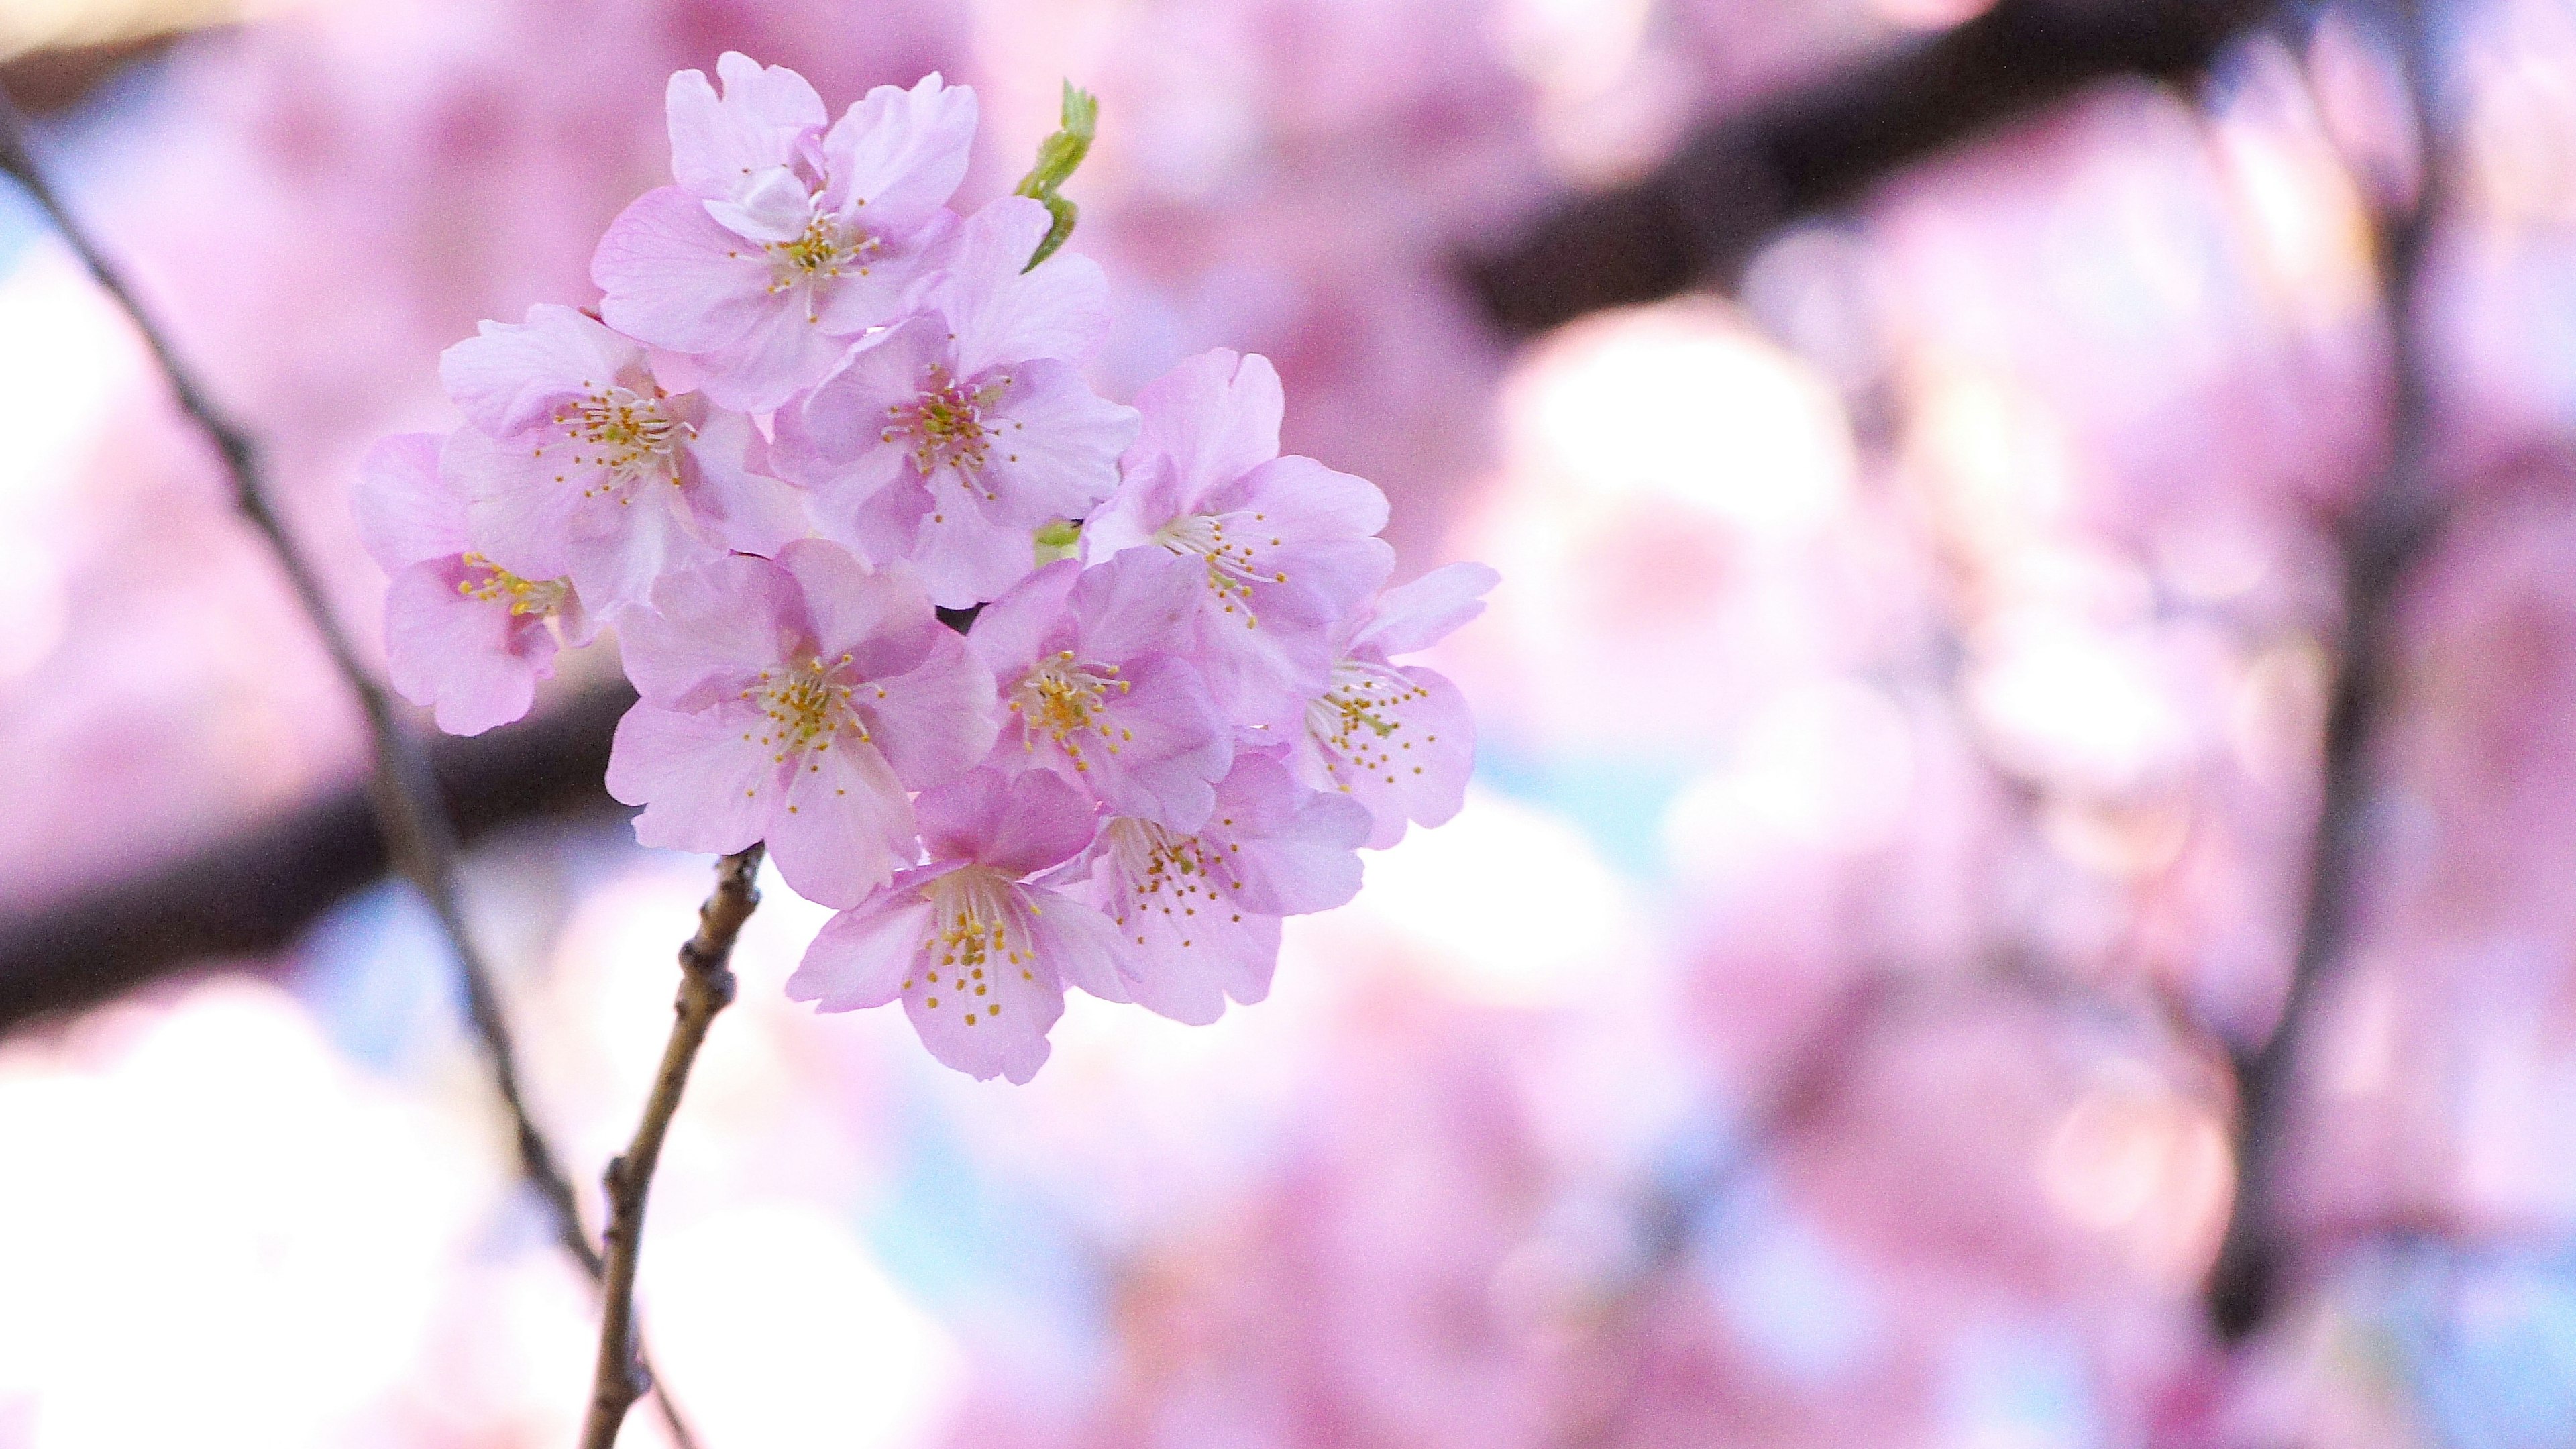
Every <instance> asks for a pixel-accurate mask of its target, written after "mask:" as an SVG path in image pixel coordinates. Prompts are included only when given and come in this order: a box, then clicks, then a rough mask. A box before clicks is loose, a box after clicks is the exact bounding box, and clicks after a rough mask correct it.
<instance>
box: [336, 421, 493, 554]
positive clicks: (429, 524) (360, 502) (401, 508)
mask: <svg viewBox="0 0 2576 1449" xmlns="http://www.w3.org/2000/svg"><path fill="white" fill-rule="evenodd" d="M441 442H442V440H441V439H440V438H439V436H438V435H437V434H435V433H402V434H399V435H397V436H394V437H390V438H385V439H382V440H380V441H379V442H378V443H377V444H376V445H375V446H374V447H372V448H369V449H368V450H367V456H366V459H365V461H364V462H361V463H360V464H359V465H358V488H357V494H356V496H355V497H354V498H353V499H352V500H351V508H352V511H354V512H355V513H356V514H357V518H358V537H359V539H360V540H362V541H363V542H364V543H365V544H366V546H367V553H368V555H369V556H370V557H372V558H374V559H375V561H376V563H377V565H378V566H379V567H381V568H383V569H384V571H385V572H386V573H388V574H395V573H400V572H402V570H403V569H405V568H406V567H409V566H410V565H412V564H416V563H426V562H428V561H429V560H431V559H439V558H451V557H453V556H455V555H457V554H460V553H464V552H466V551H467V550H468V549H469V548H470V547H471V545H470V544H468V543H467V542H466V540H465V497H464V495H463V494H461V493H459V492H457V491H456V490H455V489H454V488H453V487H452V486H450V484H449V483H448V481H447V480H446V479H445V478H443V477H441V476H440V474H439V471H438V453H439V448H440V446H441Z"/></svg>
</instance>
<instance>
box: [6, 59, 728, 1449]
mask: <svg viewBox="0 0 2576 1449" xmlns="http://www.w3.org/2000/svg"><path fill="white" fill-rule="evenodd" d="M0 171H4V172H6V173H8V174H9V175H10V176H11V177H13V178H15V179H16V180H17V182H18V184H19V185H20V186H22V187H23V188H25V190H26V192H27V194H28V196H29V197H31V198H32V199H33V200H34V201H35V203H36V205H37V207H38V209H39V210H41V211H43V212H44V214H45V217H46V219H47V220H48V221H50V222H51V223H52V224H53V227H54V230H55V231H56V233H57V234H59V235H60V236H61V237H62V238H63V240H64V242H65V243H66V244H68V245H69V246H70V247H71V248H72V250H73V251H74V252H75V253H77V254H78V255H79V257H80V259H81V262H82V264H83V265H84V266H86V267H87V268H88V269H89V273H90V276H91V277H92V278H93V279H94V280H96V281H97V283H98V285H99V287H100V288H101V289H102V290H104V291H105V292H106V293H107V294H108V295H109V296H110V297H112V298H113V299H115V301H116V304H117V306H118V307H119V308H120V309H121V310H123V311H124V313H125V314H126V317H127V319H128V320H129V321H130V322H132V323H133V325H134V329H135V331H136V333H137V334H139V335H140V336H141V337H142V339H143V342H144V345H145V346H146V347H148V348H150V349H151V352H152V356H153V360H154V361H155V362H157V363H158V364H159V366H160V369H161V373H162V376H163V377H164V378H165V379H166V380H167V381H168V383H169V386H170V391H171V394H172V397H173V399H174V400H175V401H176V402H177V403H178V405H179V408H180V410H181V411H182V412H184V413H186V414H187V415H188V418H189V420H190V421H192V422H194V423H195V424H196V425H197V427H198V429H199V430H200V431H201V432H203V433H204V434H205V435H206V439H207V441H208V442H210V443H212V444H213V445H214V448H215V452H216V453H217V454H218V455H219V456H220V457H221V458H222V460H223V464H224V471H225V476H226V478H227V479H228V480H229V481H230V483H231V485H232V494H233V503H234V506H235V507H237V508H239V509H240V510H241V513H242V516H243V517H245V518H247V519H248V520H250V523H251V526H252V527H253V528H255V529H257V530H258V532H259V534H260V536H261V537H262V538H264V539H266V540H267V541H268V544H269V546H270V549H271V551H272V552H273V553H274V554H275V555H276V558H277V564H278V568H279V570H280V571H281V572H283V573H284V574H285V575H286V580H287V583H288V585H289V586H290V587H291V588H292V589H293V590H294V593H295V597H296V601H297V602H298V603H299V604H301V605H302V606H303V609H304V613H305V616H306V618H307V619H308V620H309V622H310V623H311V624H312V626H313V632H314V634H315V635H316V636H317V637H319V638H320V640H321V641H322V647H323V650H324V652H325V653H327V654H328V655H329V656H330V659H331V664H332V667H333V668H334V669H336V670H337V671H338V672H339V675H340V677H341V679H342V681H343V682H344V683H346V684H347V686H348V688H349V692H350V693H351V694H352V695H354V696H356V698H357V701H358V704H359V706H360V708H361V709H363V710H364V711H365V713H366V717H367V730H368V734H369V736H370V738H371V739H372V740H373V742H374V746H375V771H374V774H373V775H372V777H371V778H370V781H369V789H368V797H369V800H370V803H371V804H372V806H373V808H374V814H375V818H376V822H377V825H378V827H379V829H380V830H381V831H382V839H383V843H384V846H385V848H386V851H387V855H388V857H389V858H390V860H391V862H392V864H393V866H394V868H395V869H396V870H398V871H400V872H401V873H402V875H403V876H404V877H405V878H406V879H408V880H409V881H411V883H412V884H413V886H414V887H415V888H417V889H418V890H419V891H420V893H421V895H422V897H423V898H424V899H426V900H427V901H428V903H429V907H430V911H431V913H432V914H433V915H434V916H436V917H437V920H438V924H439V928H440V930H441V932H442V933H443V934H444V935H445V937H446V940H447V947H448V951H449V954H450V955H451V956H453V957H454V959H455V963H456V970H457V974H458V977H459V980H460V982H461V984H462V985H463V987H464V990H465V1010H466V1017H467V1019H468V1020H469V1021H470V1022H471V1024H472V1026H473V1029H474V1034H475V1036H476V1038H477V1039H478V1040H479V1041H480V1042H481V1043H482V1046H483V1051H484V1057H485V1060H486V1064H487V1065H488V1067H489V1068H490V1071H491V1076H492V1085H493V1089H494V1092H495V1094H496V1095H497V1096H498V1097H499V1098H500V1101H501V1105H502V1107H503V1109H504V1110H505V1111H506V1112H507V1113H508V1114H509V1118H510V1125H511V1129H512V1133H513V1135H514V1137H515V1138H516V1143H517V1148H518V1155H519V1167H520V1171H521V1174H522V1175H523V1176H524V1177H525V1178H526V1179H527V1181H528V1183H529V1185H530V1186H532V1187H534V1188H535V1189H536V1190H537V1192H538V1194H539V1196H540V1197H542V1198H543V1199H544V1200H545V1203H546V1206H547V1208H548V1211H549V1212H550V1214H551V1215H552V1216H553V1218H554V1224H555V1235H556V1238H557V1239H558V1241H560V1242H561V1243H562V1244H563V1247H564V1250H565V1251H566V1252H568V1253H570V1254H572V1255H573V1257H574V1258H575V1259H576V1260H578V1261H579V1262H580V1263H581V1265H582V1267H583V1268H584V1269H585V1270H587V1271H588V1272H589V1273H590V1274H591V1275H592V1276H593V1277H597V1276H598V1275H599V1274H600V1273H601V1272H602V1270H603V1264H602V1263H601V1261H600V1257H599V1254H598V1252H597V1251H596V1250H594V1249H593V1248H592V1247H591V1246H590V1241H589V1238H588V1236H587V1235H586V1234H585V1233H584V1232H583V1231H582V1227H581V1210H580V1206H579V1203H578V1201H577V1199H576V1198H575V1197H574V1195H573V1189H572V1183H571V1181H570V1179H568V1178H567V1177H566V1176H565V1175H564V1171H563V1167H562V1163H561V1160H560V1158H559V1157H558V1156H557V1155H556V1153H555V1150H554V1147H553V1144H551V1143H550V1142H548V1141H547V1140H546V1136H545V1134H544V1132H542V1131H541V1130H540V1129H539V1128H538V1126H537V1124H536V1119H535V1118H534V1117H533V1116H531V1115H530V1113H529V1111H528V1105H527V1100H526V1096H525V1094H524V1092H523V1091H522V1090H521V1087H520V1082H519V1065H518V1053H517V1050H516V1048H515V1047H514V1045H513V1044H512V1041H511V1038H510V1025H509V1022H508V1020H507V1018H506V1017H504V1015H503V1014H502V1010H501V1000H500V994H499V991H498V989H497V988H496V986H495V985H494V982H493V977H492V971H491V967H490V965H489V964H488V963H486V962H485V961H484V959H483V954H482V952H481V951H480V950H479V949H478V948H477V947H476V946H475V944H474V937H473V933H472V932H471V931H470V930H468V929H467V927H466V924H465V916H464V911H463V908H462V907H461V905H460V904H459V902H458V899H457V893H456V837H455V827H454V826H453V825H452V824H451V823H450V822H449V820H448V818H447V815H446V812H445V811H443V810H442V809H441V808H440V806H439V801H438V780H437V777H436V775H435V774H434V773H433V772H432V770H431V768H430V762H429V756H428V754H427V752H426V751H424V750H423V749H422V748H421V744H420V740H419V739H418V737H417V736H415V735H414V734H413V733H412V731H411V730H410V729H409V728H408V727H406V725H405V723H404V720H403V717H402V715H401V714H400V713H399V712H397V710H396V709H395V707H394V703H393V700H392V697H391V696H390V695H388V694H387V693H386V692H385V689H384V687H383V686H382V685H380V684H378V683H377V682H376V680H375V677H374V675H373V674H372V673H371V672H370V671H369V670H368V668H367V666H366V663H365V661H364V660H362V659H361V658H360V657H359V654H358V651H357V647H356V645H355V644H354V643H353V642H352V641H351V640H350V638H349V633H348V630H347V629H345V628H344V627H342V625H341V623H340V620H339V616H338V615H337V613H335V612H334V611H333V609H332V607H331V601H330V596H329V595H328V594H327V593H326V592H325V591H324V589H323V587H322V581H321V578H320V576H319V575H317V574H316V573H315V572H314V571H313V566H312V563H311V562H310V561H309V560H308V559H307V558H306V557H305V555H304V551H303V549H302V547H301V546H300V545H299V544H298V543H297V542H296V540H295V536H294V534H293V533H292V532H291V531H290V530H289V529H288V527H287V524H286V521H285V519H284V517H283V516H282V515H280V513H279V512H278V510H277V506H276V502H275V500H274V499H273V498H272V497H271V496H270V493H269V489H268V484H267V480H266V477H265V475H264V474H263V472H262V470H261V467H260V459H259V449H258V446H257V445H256V444H255V443H254V442H253V441H252V440H251V437H250V434H249V433H247V432H245V431H244V430H243V429H242V428H241V427H240V426H239V425H237V424H235V423H234V422H233V421H232V420H231V419H230V418H229V417H227V416H226V415H225V414H224V412H223V410H222V409H221V408H219V407H217V406H216V405H215V402H214V400H213V398H211V397H210V396H208V395H207V393H206V391H205V388H204V386H203V385H202V384H201V383H200V382H199V381H198V380H197V376H196V373H195V371H194V369H192V368H190V367H189V366H188V364H187V362H186V361H185V360H184V359H183V358H181V357H180V355H179V352H178V349H177V347H176V346H174V345H173V344H172V343H171V341H170V339H169V337H168V335H167V334H165V333H164V332H163V331H162V330H161V328H160V326H159V325H158V324H157V323H156V322H154V321H153V319H152V315H151V313H150V312H149V311H148V310H147V309H146V308H145V307H144V306H143V303H142V300H141V299H140V298H139V297H137V296H136V294H135V292H134V290H133V288H131V287H130V286H128V285H127V284H126V281H125V277H124V274H123V273H122V272H121V271H119V270H118V268H117V267H116V265H115V264H114V263H112V262H110V261H109V260H108V258H107V255H106V253H105V252H104V251H103V250H101V249H100V247H99V245H98V243H97V241H96V240H95V239H94V238H92V237H91V236H90V235H89V233H88V232H87V231H86V230H85V229H84V228H83V227H82V226H81V225H80V223H79V221H78V220H77V219H75V218H74V217H73V216H72V214H71V212H70V211H69V209H67V208H66V207H65V206H64V205H63V202H62V198H61V197H60V196H58V195H57V194H56V193H55V191H54V189H53V186H52V184H51V182H50V181H48V180H47V178H46V176H45V173H44V170H43V168H41V167H39V166H38V165H37V164H36V158H35V153H34V152H33V150H32V149H30V147H29V144H28V127H27V121H26V117H25V116H24V115H23V114H21V113H20V112H19V110H18V108H17V105H16V103H15V102H13V101H11V100H10V99H9V97H8V94H7V93H6V92H5V91H0ZM666 1408H667V1403H666ZM671 1423H672V1428H673V1430H674V1432H675V1433H676V1434H678V1435H679V1437H680V1439H681V1441H682V1443H683V1444H686V1443H688V1441H689V1436H688V1434H687V1432H686V1431H685V1429H683V1428H682V1427H681V1425H680V1423H679V1420H678V1418H677V1417H676V1415H674V1416H673V1418H672V1420H671Z"/></svg>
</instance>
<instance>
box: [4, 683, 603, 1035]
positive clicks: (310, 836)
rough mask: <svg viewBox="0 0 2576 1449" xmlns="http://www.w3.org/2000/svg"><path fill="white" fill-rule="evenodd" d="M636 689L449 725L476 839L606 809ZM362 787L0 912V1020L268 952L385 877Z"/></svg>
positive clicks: (449, 770) (452, 769)
mask: <svg viewBox="0 0 2576 1449" xmlns="http://www.w3.org/2000/svg"><path fill="white" fill-rule="evenodd" d="M634 702H635V695H634V692H633V691H632V690H630V689H628V688H626V686H625V685H624V684H622V683H620V684H615V685H608V686H603V687H601V688H599V689H597V690H594V691H592V692H590V693H586V694H582V695H579V696H576V697H574V698H573V699H571V700H568V701H566V702H565V703H564V704H562V705H561V706H559V707H557V708H555V709H552V710H549V711H547V712H546V713H544V714H542V715H540V716H538V717H536V718H534V719H531V720H527V721H525V722H523V723H521V724H517V725H513V726H510V727H509V728H506V729H500V730H495V731H493V732H492V733H490V734H486V735H477V736H475V737H473V738H471V739H459V738H454V737H448V736H441V737H440V738H439V739H437V740H436V741H435V742H434V743H433V744H431V746H430V749H429V756H430V773H431V774H432V775H433V776H434V777H435V778H436V780H437V782H438V798H439V799H440V801H441V802H443V803H444V804H445V806H446V807H447V810H448V813H449V817H450V818H451V819H453V820H454V821H455V822H456V826H457V830H458V833H459V834H460V836H461V837H462V838H463V839H464V840H465V841H466V842H468V843H470V842H473V841H476V840H480V839H484V838H487V837H489V836H490V835H492V834H493V833H495V832H497V831H501V830H504V829H507V828H508V827H510V826H513V825H516V824H519V823H522V822H525V821H530V820H539V819H553V818H560V817H563V816H568V815H573V814H577V813H579V812H581V811H585V810H600V809H603V808H605V807H606V806H607V804H608V801H607V800H606V799H605V798H604V797H602V795H601V794H600V790H599V779H600V776H601V774H602V772H604V771H605V770H606V769H607V768H608V740H609V733H610V731H612V730H613V729H615V728H616V725H617V718H618V716H619V715H620V714H622V713H624V712H625V710H626V708H627V706H629V705H631V704H633V703H634ZM388 864H389V857H388V855H387V853H386V850H385V840H384V834H383V832H382V831H381V830H380V829H378V827H377V825H376V819H375V814H374V811H373V809H372V807H371V806H370V805H369V803H368V798H367V791H366V789H365V787H364V786H362V785H357V784H352V785H349V786H347V787H345V788H343V789H339V790H335V791H332V792H331V793H329V794H327V795H324V796H323V797H322V798H320V799H318V800H315V801H313V802H312V803H310V804H307V805H304V806H301V807H298V808H296V809H294V810H291V811H288V812H286V813H284V814H280V815H277V816H273V817H271V818H270V819H267V820H264V821H261V822H260V823H258V824H256V825H253V826H251V827H249V828H248V829H246V830H243V831H241V832H240V833H238V834H234V835H229V836H226V837H224V838H223V839H221V840H219V841H216V842H214V843H212V844H209V845H207V846H205V847H203V848H201V849H199V850H196V851H194V852H192V853H190V854H188V855H186V856H183V857H181V858H179V859H177V860H174V861H171V862H169V863H167V864H165V865H161V866H157V867H154V868H152V869H149V870H146V871H143V872H140V873H138V874H136V875H132V876H128V877H126V878H124V879H121V880H116V881H111V882H108V883H105V884H103V885H99V886H95V887H92V888H90V889H88V890H84V891H81V892H79V893H77V894H74V895H70V896H66V897H64V898H62V899H60V900H56V901H53V902H51V903H49V904H47V905H45V906H44V907H42V908H41V909H38V910H36V911H33V912H29V913H25V914H20V915H15V916H11V917H8V918H5V919H0V1033H6V1032H8V1031H10V1030H13V1029H15V1028H17V1027H20V1026H23V1025H25V1024H27V1023H28V1022H30V1021H33V1020H35V1019H37V1018H39V1017H43V1016H46V1015H50V1014H53V1013H59V1012H66V1011H74V1010H78V1009H80V1008H82V1007H85V1006H90V1005H94V1004H96V1003H98V1002H101V1001H105V1000H108V999H110V998H112V997H114V996H116V995H118V994H119V993H121V992H124V991H126V990H129V989H131V988H133V987H134V986H136V985H139V984H141V983H143V982H146V981H150V980H153V979H155V978H157V977H159V976H162V975H165V974H167V973H169V972H171V971H174V970H178V969H181V968H183V967H185V966H187V965H189V964H190V963H192V962H195V961H199V960H203V959H206V958H209V957H214V958H222V957H244V956H266V955H271V954H274V953H276V952H278V951H282V950H284V949H286V948H287V947H289V946H291V945H293V944H294V942H295V940H296V938H297V937H299V936H300V935H302V934H303V932H304V931H305V929H306V928H307V927H309V926H310V925H311V924H312V922H313V920H314V918H315V917H317V916H319V915H321V914H322V913H323V912H324V911H327V910H329V909H331V907H333V906H334V905H337V904H338V903H339V902H340V901H342V900H344V899H346V898H347V897H349V896H350V895H352V894H354V893H355V892H357V891H359V890H362V889H364V888H366V887H367V886H369V885H371V884H373V883H374V882H375V881H377V880H380V879H382V878H383V876H384V874H385V871H386V869H387V867H388Z"/></svg>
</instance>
